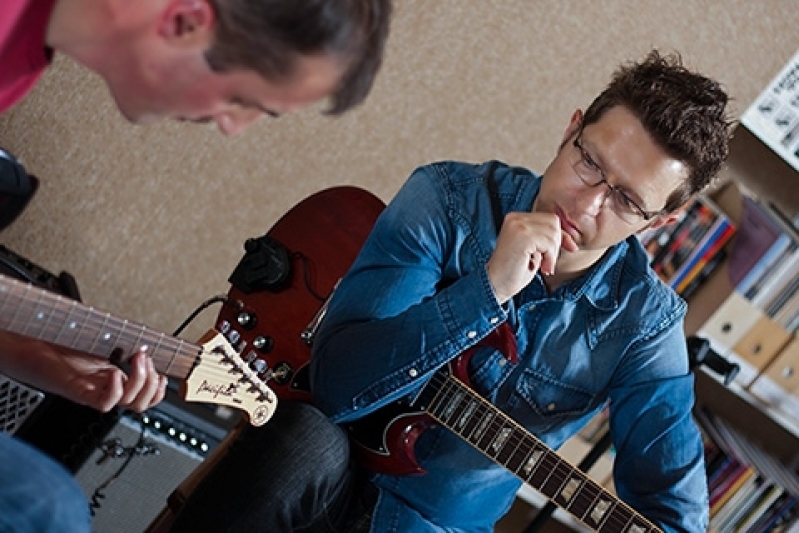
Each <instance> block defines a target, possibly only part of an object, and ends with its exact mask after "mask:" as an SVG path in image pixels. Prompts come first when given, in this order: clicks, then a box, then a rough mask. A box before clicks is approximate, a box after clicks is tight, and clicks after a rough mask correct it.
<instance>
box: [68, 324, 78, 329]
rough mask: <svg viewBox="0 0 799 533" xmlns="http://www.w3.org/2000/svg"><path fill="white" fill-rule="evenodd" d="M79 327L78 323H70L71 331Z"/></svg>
mask: <svg viewBox="0 0 799 533" xmlns="http://www.w3.org/2000/svg"><path fill="white" fill-rule="evenodd" d="M77 327H78V324H77V323H76V322H70V323H69V329H75V328H77Z"/></svg>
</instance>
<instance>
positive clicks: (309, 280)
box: [217, 187, 660, 533]
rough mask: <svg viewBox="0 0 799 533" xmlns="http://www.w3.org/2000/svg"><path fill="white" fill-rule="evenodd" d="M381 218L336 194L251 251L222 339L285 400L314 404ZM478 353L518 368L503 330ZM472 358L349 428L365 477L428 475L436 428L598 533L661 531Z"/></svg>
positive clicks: (251, 245) (366, 203)
mask: <svg viewBox="0 0 799 533" xmlns="http://www.w3.org/2000/svg"><path fill="white" fill-rule="evenodd" d="M383 208H384V204H383V203H382V202H381V201H380V200H379V199H377V198H376V197H374V196H372V195H371V194H370V193H368V192H366V191H364V190H361V189H358V188H354V187H338V188H333V189H328V190H325V191H322V192H320V193H317V194H315V195H313V196H311V197H309V198H307V199H306V200H304V201H302V202H300V203H299V204H298V205H297V206H295V207H294V208H293V209H292V210H291V211H289V212H288V213H287V214H286V215H284V216H283V218H281V219H280V220H279V221H278V222H277V224H275V226H274V227H273V228H272V229H271V230H270V231H269V232H268V233H267V234H266V235H264V236H263V237H261V238H259V239H252V240H250V241H248V242H247V243H246V244H245V250H246V254H245V256H244V258H243V259H242V261H241V262H240V263H239V265H238V267H237V268H236V271H234V273H233V275H232V276H231V283H232V288H231V290H230V292H229V293H228V296H229V299H230V303H229V304H226V305H225V306H224V307H223V309H222V311H221V312H220V314H219V316H218V324H217V329H218V330H219V331H222V332H223V333H224V334H225V335H226V336H227V338H228V340H229V341H230V342H231V343H232V344H233V345H234V346H236V347H237V349H238V350H239V352H240V353H241V356H242V358H243V359H244V360H245V361H246V362H248V363H249V364H250V365H251V366H252V368H253V369H255V370H256V371H257V372H258V375H259V376H261V377H262V378H263V379H264V380H266V381H267V383H268V384H269V385H270V387H271V388H272V389H273V390H274V391H275V393H276V394H277V395H278V397H280V398H281V399H288V398H290V399H296V400H306V401H309V400H310V399H311V394H310V390H309V386H308V375H307V374H308V363H309V361H310V357H311V344H312V342H313V338H314V334H315V332H316V328H317V326H318V325H319V323H320V321H321V320H322V319H323V318H324V313H325V310H326V302H327V298H328V297H329V296H330V295H331V294H332V292H333V291H334V289H335V286H336V283H337V282H338V280H339V279H340V278H341V277H342V276H343V275H344V274H345V273H346V271H347V269H348V268H349V266H350V265H351V264H352V262H353V261H354V259H355V256H356V255H357V253H358V251H359V250H360V248H361V246H362V245H363V243H364V241H365V240H366V237H367V236H368V234H369V232H370V231H371V229H372V226H373V225H374V222H375V220H376V219H377V217H378V215H379V214H380V212H381V211H382V210H383ZM480 345H488V346H491V347H493V348H495V349H497V350H499V351H500V352H502V353H503V354H505V355H506V357H508V358H509V359H510V360H511V362H515V357H516V341H515V337H514V336H513V333H512V331H511V329H510V327H509V326H507V325H506V324H505V325H503V326H501V327H499V328H497V329H496V330H495V331H494V332H493V333H492V334H490V335H489V336H488V337H486V338H485V339H483V341H481V343H480ZM476 348H477V347H475V348H474V349H476ZM474 349H472V350H469V351H467V352H465V353H464V354H463V355H461V356H460V357H458V358H457V359H456V360H455V361H453V363H452V364H450V365H448V367H447V368H444V369H442V370H441V371H440V372H439V373H437V374H436V375H435V376H434V377H433V378H432V379H431V380H430V382H429V383H428V384H427V385H426V386H425V387H424V388H423V389H422V391H421V392H420V393H419V394H418V395H417V396H416V397H415V398H413V399H411V400H409V401H402V402H397V403H394V404H391V405H389V406H387V407H385V408H383V409H381V410H379V411H378V412H376V413H374V414H373V415H370V416H367V417H365V418H364V419H362V420H361V421H359V422H358V423H356V424H352V425H351V426H350V427H349V430H350V434H351V436H352V441H353V445H354V449H355V450H356V451H358V452H359V454H360V457H361V460H362V462H363V463H364V465H365V466H366V467H368V468H370V469H372V470H374V471H378V472H385V473H388V474H394V475H413V474H423V473H424V470H423V469H422V468H421V466H420V465H419V463H418V462H417V460H416V457H415V455H414V450H413V448H414V444H415V442H416V440H417V438H418V436H419V435H420V434H421V433H422V432H423V431H424V430H425V429H427V428H428V427H430V426H431V425H432V424H439V425H442V426H444V427H447V428H448V429H450V430H451V431H453V432H454V433H455V434H457V435H459V436H460V437H461V438H463V439H464V440H465V441H467V442H468V443H469V444H471V445H472V446H474V447H475V448H477V449H478V450H480V451H481V452H483V453H484V454H485V455H486V456H488V457H489V458H491V459H493V460H494V461H496V462H497V463H499V464H500V465H502V466H504V467H505V468H507V469H508V470H510V471H511V472H513V473H514V474H515V475H517V476H518V477H519V478H520V479H522V480H523V481H524V482H526V483H527V484H529V485H531V486H532V487H533V488H535V489H537V490H538V491H540V492H541V493H542V494H544V495H545V496H546V497H548V498H549V499H551V500H552V501H553V502H555V503H556V504H557V505H559V506H561V507H563V508H564V509H565V510H566V511H568V512H569V513H571V514H572V515H573V516H575V517H576V518H577V519H578V520H580V521H582V522H583V523H584V524H586V525H587V526H588V527H590V528H592V529H593V530H595V531H599V532H603V533H610V532H613V533H618V532H621V533H626V532H629V533H633V532H640V533H645V532H646V533H649V532H656V531H660V530H659V529H658V528H657V527H655V526H654V525H652V524H651V523H650V522H649V521H648V520H647V519H645V518H644V517H643V516H641V515H639V514H638V513H636V512H635V511H634V510H633V509H632V508H631V507H629V506H628V505H626V504H625V503H623V502H622V501H621V500H619V499H618V498H617V497H616V496H614V495H613V494H612V493H610V492H608V491H607V490H605V489H604V488H603V487H602V486H601V485H599V484H597V483H596V482H594V481H593V480H591V479H590V478H589V477H587V476H586V475H585V474H583V473H582V472H581V471H580V470H579V469H578V468H576V467H573V466H571V465H570V464H568V463H567V462H566V461H564V460H563V459H561V458H560V457H559V456H558V454H557V453H556V452H554V451H552V450H551V449H550V448H548V447H547V446H546V445H545V444H543V443H542V442H541V441H540V440H539V439H538V438H536V437H535V436H534V435H533V434H532V433H530V432H529V431H527V430H526V429H524V428H523V427H521V426H519V425H518V424H516V423H515V422H514V421H513V420H512V419H510V418H509V417H508V416H507V415H506V414H504V413H503V412H502V411H500V410H499V409H497V408H496V407H495V406H494V405H492V404H491V403H489V402H487V401H486V400H485V399H483V398H482V397H481V396H479V395H478V394H476V393H475V392H473V391H472V389H471V388H470V387H469V385H468V383H469V381H468V376H467V372H466V369H467V367H468V361H469V358H470V357H471V355H472V353H473V351H474Z"/></svg>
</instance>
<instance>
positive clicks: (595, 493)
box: [567, 478, 605, 522]
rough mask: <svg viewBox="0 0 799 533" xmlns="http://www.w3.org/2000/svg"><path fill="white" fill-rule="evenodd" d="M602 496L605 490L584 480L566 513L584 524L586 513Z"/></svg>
mask: <svg viewBox="0 0 799 533" xmlns="http://www.w3.org/2000/svg"><path fill="white" fill-rule="evenodd" d="M604 495H605V490H604V489H603V488H602V487H600V486H599V485H597V484H596V483H594V482H593V481H591V480H590V479H588V478H586V479H585V483H583V485H582V486H581V487H580V489H579V490H578V491H577V495H576V496H575V497H574V498H573V499H572V500H571V502H570V503H569V505H568V508H567V511H569V512H570V513H572V514H573V515H574V516H576V517H577V518H579V519H580V520H582V521H584V522H585V519H586V516H587V515H588V513H589V512H590V511H592V510H593V507H594V505H595V504H596V502H597V501H599V499H600V498H601V497H602V496H604Z"/></svg>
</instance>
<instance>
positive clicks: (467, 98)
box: [0, 0, 799, 340]
mask: <svg viewBox="0 0 799 533" xmlns="http://www.w3.org/2000/svg"><path fill="white" fill-rule="evenodd" d="M797 28H799V10H797V9H796V4H795V0H758V1H752V0H713V1H710V0H705V1H702V0H672V1H640V0H630V1H615V0H613V1H605V2H598V1H595V2H590V1H584V0H583V1H578V0H539V1H533V0H503V1H498V0H427V1H421V0H397V7H396V18H395V21H394V24H393V29H392V35H391V38H390V42H389V47H388V52H387V58H386V62H385V67H384V69H383V72H382V74H381V76H380V77H379V79H378V83H377V85H376V87H375V89H374V92H373V93H372V95H371V96H370V98H369V99H368V101H367V102H366V104H365V105H364V106H362V107H361V108H359V109H358V110H357V111H355V112H352V113H349V114H347V115H345V116H344V117H342V118H339V119H331V118H327V117H324V116H321V115H319V113H317V112H316V111H317V110H308V111H304V112H302V113H300V114H299V115H296V116H286V117H282V118H280V119H278V120H277V121H275V120H264V121H263V122H262V123H260V124H258V125H257V126H256V127H254V128H253V130H252V131H249V132H247V133H245V134H244V135H243V136H242V137H240V138H236V139H224V138H222V137H221V136H219V135H218V134H217V133H216V132H215V131H213V130H212V129H211V128H209V127H199V126H193V125H180V124H162V125H158V126H154V127H147V128H142V127H133V126H130V125H128V124H126V123H125V122H124V121H123V119H121V118H120V117H119V116H118V114H117V113H116V111H115V108H114V106H113V103H111V102H110V100H109V99H108V97H107V94H106V92H105V89H104V87H103V85H102V84H101V83H100V82H99V81H98V79H97V78H95V77H94V76H93V75H91V74H89V73H87V72H86V71H85V70H83V69H81V68H80V67H78V66H76V65H74V64H73V63H71V62H70V61H69V60H67V59H63V58H59V59H58V60H57V61H56V63H55V66H54V68H52V69H51V70H50V71H49V72H48V74H47V75H46V76H45V77H44V79H43V81H42V83H41V84H40V85H39V86H38V87H37V89H36V90H35V92H34V93H33V94H32V95H31V96H29V97H28V99H27V100H26V101H25V102H24V103H23V104H22V105H20V106H18V107H17V108H16V109H14V110H13V111H12V112H10V113H8V114H6V115H4V116H3V117H2V118H0V146H3V147H5V148H6V149H8V150H10V151H12V152H13V153H15V154H17V155H18V156H19V157H20V158H21V159H22V160H23V162H24V163H25V165H26V167H27V168H28V170H29V171H30V172H31V173H34V174H36V175H37V176H39V177H40V179H41V180H42V187H41V189H40V191H39V193H38V194H37V196H36V197H35V199H34V201H33V202H32V205H30V207H29V208H28V209H27V211H26V212H25V213H24V215H23V216H22V217H21V218H20V219H19V220H18V221H17V222H16V223H15V224H14V225H13V226H11V227H10V228H8V229H6V230H5V231H4V232H3V233H2V234H0V242H2V243H4V244H5V245H6V246H8V247H9V248H11V249H13V250H15V251H17V252H19V253H21V254H23V255H25V256H27V257H29V258H30V259H32V260H34V261H35V262H38V263H39V264H41V265H42V266H44V267H45V268H48V269H50V270H52V271H55V272H58V271H60V270H67V271H69V272H71V273H72V274H73V275H74V276H75V277H76V279H77V281H78V284H79V287H80V289H81V291H82V293H83V297H84V301H86V302H87V303H89V304H91V305H94V306H96V307H99V308H101V309H105V310H108V311H112V312H113V313H114V314H117V315H121V316H123V317H127V318H130V319H132V320H136V321H140V322H144V323H145V324H148V325H150V326H152V327H154V328H156V329H158V330H162V331H167V332H168V331H172V330H173V329H174V328H175V327H176V326H177V325H178V324H179V323H180V322H181V321H182V320H183V318H185V317H186V316H187V315H188V314H189V313H190V311H191V310H192V309H193V308H194V306H195V305H197V304H199V303H200V302H201V301H202V300H204V299H205V298H206V297H208V296H211V295H213V294H217V293H220V292H225V291H226V290H227V288H228V286H227V282H226V280H227V277H228V275H229V274H230V272H231V271H232V268H233V267H234V266H235V264H236V263H237V262H238V260H239V258H240V256H241V253H242V243H243V242H244V240H245V239H246V238H248V237H252V236H257V235H261V234H262V233H264V232H265V231H266V230H268V229H269V227H270V226H271V225H272V224H273V223H274V222H275V221H276V220H277V218H278V217H279V216H280V215H281V214H282V213H283V212H285V211H286V210H287V209H289V208H290V207H291V206H292V205H294V204H295V203H296V202H298V201H299V200H300V199H302V198H304V197H305V196H307V195H308V194H310V193H313V192H315V191H317V190H319V189H322V188H324V187H327V186H332V185H338V184H355V185H359V186H362V187H365V188H367V189H370V190H372V191H373V192H375V193H376V194H378V196H380V197H381V198H383V199H384V200H388V199H390V198H391V196H392V195H393V194H394V193H395V192H396V190H397V189H398V187H399V186H400V185H401V184H402V182H403V181H404V180H405V178H406V177H407V175H408V174H409V172H410V171H411V170H412V169H413V168H414V167H416V166H418V165H420V164H423V163H426V162H430V161H432V160H437V159H443V158H448V159H450V158H451V159H465V160H471V161H478V160H485V159H489V158H498V159H502V160H505V161H507V162H509V163H513V164H520V165H526V166H530V167H532V168H534V169H536V170H543V169H544V166H545V165H546V164H547V163H548V161H549V158H550V157H551V155H552V154H553V153H554V150H555V149H556V146H557V143H558V141H559V140H560V135H561V134H562V132H563V129H564V128H565V127H566V125H567V122H568V120H569V118H570V116H571V113H572V111H573V110H574V109H575V108H578V107H585V106H586V105H587V104H588V103H589V102H590V99H591V98H592V97H593V96H594V95H595V94H596V93H597V92H598V91H599V90H601V89H602V87H603V85H604V84H605V83H606V81H607V79H608V77H609V75H610V73H611V71H612V70H613V69H614V68H615V66H616V65H617V64H618V63H619V62H621V61H624V60H627V59H637V58H639V57H641V56H642V55H643V54H644V53H645V52H646V51H648V50H649V49H650V48H651V47H657V48H660V49H661V50H678V51H680V52H681V53H682V55H683V57H684V59H685V61H686V63H687V64H688V65H689V66H691V67H694V68H697V69H699V70H701V71H703V72H705V73H707V74H710V75H713V76H715V77H717V78H719V79H720V80H721V81H722V82H723V83H724V84H725V86H726V87H727V89H728V90H729V91H730V93H731V94H732V95H734V97H735V103H734V106H735V108H734V109H735V112H736V115H739V114H740V113H741V112H743V110H744V109H745V108H746V106H747V105H748V104H749V102H751V101H752V100H753V99H754V98H755V97H756V96H757V94H758V93H759V92H760V90H761V89H762V88H763V87H764V86H765V85H766V84H767V83H768V81H769V80H770V79H771V78H772V77H773V76H774V75H776V73H777V72H778V71H779V69H780V68H781V67H782V66H783V64H784V63H785V62H786V61H787V60H788V58H790V57H791V56H792V55H793V53H794V52H795V51H796V50H797V48H799V29H797ZM795 189H799V187H795ZM320 231H324V229H323V228H321V229H320ZM215 313H216V310H213V311H210V312H209V314H207V315H203V319H202V320H204V321H205V322H204V324H205V325H204V326H203V327H199V329H196V334H195V330H189V333H187V336H189V337H191V339H192V340H195V338H196V335H197V334H199V331H200V330H202V329H204V327H205V326H207V324H209V323H210V322H211V321H212V319H213V317H214V316H215Z"/></svg>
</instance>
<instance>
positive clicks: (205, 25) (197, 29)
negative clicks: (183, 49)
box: [158, 0, 216, 44]
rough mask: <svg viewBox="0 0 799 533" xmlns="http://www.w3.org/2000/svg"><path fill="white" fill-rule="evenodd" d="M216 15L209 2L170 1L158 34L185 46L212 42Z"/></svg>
mask: <svg viewBox="0 0 799 533" xmlns="http://www.w3.org/2000/svg"><path fill="white" fill-rule="evenodd" d="M215 25H216V13H215V12H214V8H213V7H212V6H211V4H210V3H209V1H208V0H169V1H168V3H167V5H166V7H165V8H164V10H163V12H162V13H161V18H160V19H159V23H158V34H159V35H160V36H161V37H163V38H165V39H167V40H169V41H178V42H181V43H184V44H195V43H197V42H200V43H206V42H210V41H211V39H212V37H213V34H214V28H215Z"/></svg>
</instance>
